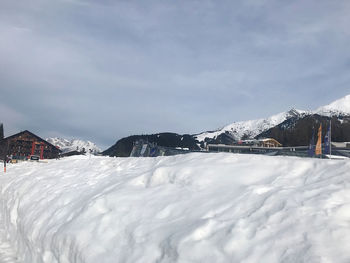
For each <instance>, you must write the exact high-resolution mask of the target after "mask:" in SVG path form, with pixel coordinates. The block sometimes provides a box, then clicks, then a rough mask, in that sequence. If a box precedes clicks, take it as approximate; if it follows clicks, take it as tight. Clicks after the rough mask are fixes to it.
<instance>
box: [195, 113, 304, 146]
mask: <svg viewBox="0 0 350 263" xmlns="http://www.w3.org/2000/svg"><path fill="white" fill-rule="evenodd" d="M305 113H306V112H305V111H302V110H296V109H292V110H290V111H287V112H282V113H279V114H276V115H273V116H271V117H269V118H266V119H258V120H249V121H241V122H234V123H232V124H230V125H227V126H225V127H223V128H221V129H219V130H217V131H214V132H204V133H201V134H198V135H196V136H195V137H196V139H197V140H198V141H200V142H201V141H204V139H205V138H210V139H215V138H216V137H217V136H218V135H220V134H222V133H225V132H228V133H230V134H231V135H232V136H233V138H234V139H235V140H237V141H238V140H240V139H242V137H244V136H245V137H247V138H254V137H255V136H257V135H259V134H260V133H262V132H264V131H266V130H268V129H270V128H272V127H275V126H276V125H278V124H280V123H282V122H284V121H285V120H287V119H288V118H291V117H297V116H301V115H302V114H305Z"/></svg>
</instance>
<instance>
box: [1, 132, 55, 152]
mask: <svg viewBox="0 0 350 263" xmlns="http://www.w3.org/2000/svg"><path fill="white" fill-rule="evenodd" d="M4 142H5V144H6V145H7V155H12V158H13V159H26V158H29V157H30V156H33V155H35V156H38V157H39V158H40V159H53V158H57V157H58V156H59V154H60V153H61V150H60V149H58V148H57V147H56V146H54V145H52V144H51V143H49V142H47V141H45V140H44V139H42V138H40V137H39V136H37V135H35V134H34V133H31V132H30V131H27V130H25V131H22V132H19V133H17V134H14V135H12V136H9V137H7V138H4Z"/></svg>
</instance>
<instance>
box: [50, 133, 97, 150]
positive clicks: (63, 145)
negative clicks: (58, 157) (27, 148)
mask: <svg viewBox="0 0 350 263" xmlns="http://www.w3.org/2000/svg"><path fill="white" fill-rule="evenodd" d="M46 141H48V142H49V143H51V144H53V145H55V146H58V147H59V148H60V150H62V151H63V153H66V152H71V151H78V152H80V151H83V149H84V150H85V151H86V152H90V150H91V152H92V153H94V154H95V153H99V152H101V149H100V148H98V147H97V145H96V144H94V143H92V142H90V141H83V140H78V139H73V140H67V139H62V138H57V137H56V138H47V139H46Z"/></svg>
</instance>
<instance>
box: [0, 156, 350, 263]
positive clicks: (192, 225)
mask: <svg viewBox="0 0 350 263" xmlns="http://www.w3.org/2000/svg"><path fill="white" fill-rule="evenodd" d="M349 169H350V163H349V162H348V161H342V160H337V161H335V160H314V159H299V158H286V157H266V156H260V155H232V154H224V153H218V154H205V153H194V154H188V155H180V156H172V157H157V158H109V157H94V156H92V157H91V158H89V157H87V156H74V157H69V158H64V159H61V160H50V161H49V162H48V163H20V164H16V165H9V167H8V173H7V174H6V175H3V174H2V175H1V176H0V187H1V189H0V200H1V202H0V214H1V215H2V220H0V235H1V236H0V240H3V241H4V242H6V244H10V246H0V262H6V261H5V260H3V258H1V256H2V255H5V256H6V255H7V256H8V257H9V256H10V255H13V253H12V252H15V254H16V255H17V258H18V259H17V260H18V262H28V263H29V262H30V263H31V262H36V263H40V262H87V263H88V262H91V263H94V262H126V263H127V262H210V263H212V262H270V263H273V262H349V261H350V251H349V249H348V244H349V242H350V177H349V176H347V175H348V171H349ZM10 247H11V249H12V252H11V251H10ZM9 262H11V261H9ZM12 262H13V261H12Z"/></svg>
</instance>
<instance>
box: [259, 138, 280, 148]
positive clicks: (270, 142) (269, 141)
mask: <svg viewBox="0 0 350 263" xmlns="http://www.w3.org/2000/svg"><path fill="white" fill-rule="evenodd" d="M258 146H260V147H268V148H270V147H282V144H280V143H279V142H278V141H277V140H275V139H273V138H266V139H260V140H258Z"/></svg>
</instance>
